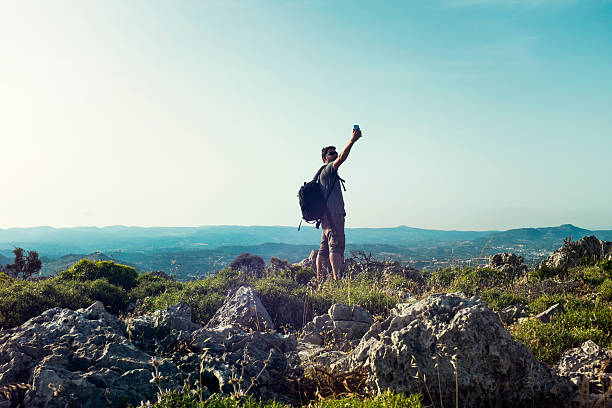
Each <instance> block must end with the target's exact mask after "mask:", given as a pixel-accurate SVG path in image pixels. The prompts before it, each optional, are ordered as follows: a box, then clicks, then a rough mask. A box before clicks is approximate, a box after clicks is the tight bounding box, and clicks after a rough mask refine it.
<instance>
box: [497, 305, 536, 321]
mask: <svg viewBox="0 0 612 408" xmlns="http://www.w3.org/2000/svg"><path fill="white" fill-rule="evenodd" d="M497 315H498V316H499V320H501V321H502V323H504V324H505V325H510V324H512V323H514V322H515V321H517V320H519V319H524V318H527V317H529V308H528V307H527V306H524V305H510V306H506V307H504V308H503V309H502V310H500V311H499V312H497Z"/></svg>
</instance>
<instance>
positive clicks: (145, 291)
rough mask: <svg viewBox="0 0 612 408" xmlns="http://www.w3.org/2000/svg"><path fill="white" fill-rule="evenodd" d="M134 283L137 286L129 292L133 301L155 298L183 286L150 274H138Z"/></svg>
mask: <svg viewBox="0 0 612 408" xmlns="http://www.w3.org/2000/svg"><path fill="white" fill-rule="evenodd" d="M136 282H137V285H136V286H135V287H134V288H132V290H130V292H129V295H130V297H131V298H133V299H144V298H146V297H148V296H157V295H159V294H162V293H164V292H167V291H177V290H180V289H182V288H183V287H184V286H185V284H184V283H181V282H175V281H172V280H168V279H163V278H160V277H158V276H156V275H153V274H151V273H146V274H139V275H138V278H137V280H136Z"/></svg>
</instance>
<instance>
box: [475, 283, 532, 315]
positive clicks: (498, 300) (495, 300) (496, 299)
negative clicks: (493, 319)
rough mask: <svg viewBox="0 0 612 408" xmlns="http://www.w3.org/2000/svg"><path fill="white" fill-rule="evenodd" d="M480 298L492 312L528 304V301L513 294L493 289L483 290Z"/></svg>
mask: <svg viewBox="0 0 612 408" xmlns="http://www.w3.org/2000/svg"><path fill="white" fill-rule="evenodd" d="M479 296H480V298H481V299H482V300H484V301H485V302H486V303H487V305H488V306H489V308H490V309H491V310H495V311H497V310H500V309H503V308H504V307H506V306H510V305H516V304H526V303H527V299H525V298H523V297H521V296H518V295H516V294H514V293H512V292H509V291H504V290H498V289H492V288H491V289H489V288H487V289H483V290H482V292H480V295H479Z"/></svg>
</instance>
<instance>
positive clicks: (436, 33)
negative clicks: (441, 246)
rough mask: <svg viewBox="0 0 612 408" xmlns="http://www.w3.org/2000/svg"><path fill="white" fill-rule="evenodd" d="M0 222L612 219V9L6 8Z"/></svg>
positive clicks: (564, 4) (138, 4)
mask: <svg viewBox="0 0 612 408" xmlns="http://www.w3.org/2000/svg"><path fill="white" fill-rule="evenodd" d="M0 51H1V52H2V54H1V55H2V57H1V58H2V60H1V61H2V62H1V63H0V146H1V151H2V153H3V154H2V157H1V158H0V171H1V174H2V175H3V176H2V177H1V178H0V192H1V193H2V199H1V200H0V228H7V227H25V226H34V225H52V226H75V225H98V226H103V225H116V224H124V225H144V226H152V225H168V226H171V225H172V226H175V225H177V226H178V225H181V226H189V225H209V224H241V225H297V223H298V221H299V218H300V215H299V208H298V205H297V197H296V193H297V190H298V187H299V185H300V184H301V183H302V182H303V181H305V180H307V179H309V178H311V177H312V175H313V174H314V172H315V171H316V170H317V168H318V166H319V164H320V149H321V147H322V146H324V145H328V144H334V145H336V146H338V148H339V149H340V148H342V147H343V146H344V145H345V144H346V142H347V141H348V139H349V137H350V132H351V129H352V125H353V124H354V123H359V124H360V125H361V128H362V129H363V131H364V137H363V138H362V139H361V140H360V141H359V142H358V143H357V144H356V145H355V147H354V148H353V151H352V153H351V156H350V157H349V159H348V161H347V162H346V163H345V164H344V165H343V166H342V167H341V175H342V176H343V177H344V178H345V179H346V180H347V189H348V191H347V192H346V193H345V201H346V203H347V204H346V209H347V213H348V216H347V226H348V227H382V226H396V225H408V226H413V227H423V228H437V229H476V230H478V229H507V228H516V227H524V226H550V225H559V224H562V223H573V224H576V225H578V226H581V227H586V228H591V229H597V228H612V205H610V203H612V188H610V182H609V178H610V173H611V171H610V170H611V167H612V166H611V164H610V154H611V152H612V114H611V113H610V112H612V2H611V1H606V0H593V1H588V0H586V1H571V0H565V1H564V0H523V1H519V0H439V1H436V0H428V1H406V2H399V1H394V2H378V1H336V0H334V1H328V0H320V1H318V0H316V1H248V0H244V1H230V0H223V1H152V0H146V1H122V0H121V1H119V0H118V1H110V0H109V1H81V0H78V1H76V0H75V1H57V2H50V1H27V2H19V1H13V2H10V1H7V2H2V3H0Z"/></svg>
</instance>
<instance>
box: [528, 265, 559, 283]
mask: <svg viewBox="0 0 612 408" xmlns="http://www.w3.org/2000/svg"><path fill="white" fill-rule="evenodd" d="M565 274H566V272H565V270H564V269H563V268H549V267H547V266H541V267H539V268H536V269H534V270H533V271H531V273H530V274H529V276H531V277H533V278H535V279H538V280H544V279H550V278H557V277H561V278H563V277H565Z"/></svg>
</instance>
